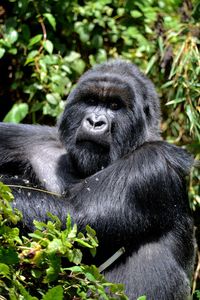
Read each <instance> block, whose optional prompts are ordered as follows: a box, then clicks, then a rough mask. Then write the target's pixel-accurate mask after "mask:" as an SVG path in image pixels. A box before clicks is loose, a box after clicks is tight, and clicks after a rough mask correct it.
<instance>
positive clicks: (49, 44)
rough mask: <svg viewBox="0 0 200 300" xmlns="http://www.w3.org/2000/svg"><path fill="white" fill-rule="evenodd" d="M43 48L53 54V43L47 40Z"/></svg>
mask: <svg viewBox="0 0 200 300" xmlns="http://www.w3.org/2000/svg"><path fill="white" fill-rule="evenodd" d="M43 46H44V49H45V50H46V51H47V52H48V53H49V54H52V52H53V43H52V42H51V41H49V40H46V41H44V42H43Z"/></svg>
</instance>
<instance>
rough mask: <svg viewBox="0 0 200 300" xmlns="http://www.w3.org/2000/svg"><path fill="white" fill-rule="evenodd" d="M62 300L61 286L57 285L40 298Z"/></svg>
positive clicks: (43, 299)
mask: <svg viewBox="0 0 200 300" xmlns="http://www.w3.org/2000/svg"><path fill="white" fill-rule="evenodd" d="M55 299H56V300H62V299H63V288H62V286H61V285H57V286H55V287H53V288H52V289H50V290H48V292H47V293H46V294H45V295H44V296H43V297H42V300H55Z"/></svg>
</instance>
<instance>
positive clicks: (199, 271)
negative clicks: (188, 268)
mask: <svg viewBox="0 0 200 300" xmlns="http://www.w3.org/2000/svg"><path fill="white" fill-rule="evenodd" d="M197 259H198V261H197V267H196V270H195V272H194V280H193V285H192V293H194V292H195V290H196V286H197V280H198V277H199V278H200V252H199V251H198V254H197Z"/></svg>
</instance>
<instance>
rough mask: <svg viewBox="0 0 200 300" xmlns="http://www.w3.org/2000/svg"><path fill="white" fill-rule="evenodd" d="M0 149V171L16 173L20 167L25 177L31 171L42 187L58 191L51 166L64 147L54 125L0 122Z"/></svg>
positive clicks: (55, 162) (56, 179) (58, 187)
mask: <svg viewBox="0 0 200 300" xmlns="http://www.w3.org/2000/svg"><path fill="white" fill-rule="evenodd" d="M0 153H1V155H0V174H6V175H9V174H11V175H19V172H20V170H21V172H20V173H22V175H24V178H26V177H27V179H28V180H31V178H30V177H31V175H33V174H35V175H36V177H37V179H38V181H39V182H41V184H42V185H43V186H44V187H45V188H46V189H48V190H50V191H54V192H61V190H60V188H61V186H60V183H59V179H58V177H57V176H56V174H55V170H56V166H57V162H58V160H59V158H60V156H61V155H62V154H64V153H66V150H65V149H64V148H63V147H62V145H61V143H60V142H59V140H58V131H57V128H56V127H49V126H39V125H25V124H11V123H0ZM30 170H31V174H30Z"/></svg>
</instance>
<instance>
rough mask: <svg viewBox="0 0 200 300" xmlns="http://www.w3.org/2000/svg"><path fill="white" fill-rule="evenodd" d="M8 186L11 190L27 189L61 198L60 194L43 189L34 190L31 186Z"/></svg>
mask: <svg viewBox="0 0 200 300" xmlns="http://www.w3.org/2000/svg"><path fill="white" fill-rule="evenodd" d="M6 185H7V186H9V187H11V188H19V189H25V190H32V191H37V192H41V193H46V194H50V195H53V196H57V197H61V194H59V193H55V192H50V191H47V190H43V189H39V188H34V187H31V186H24V185H18V184H6Z"/></svg>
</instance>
